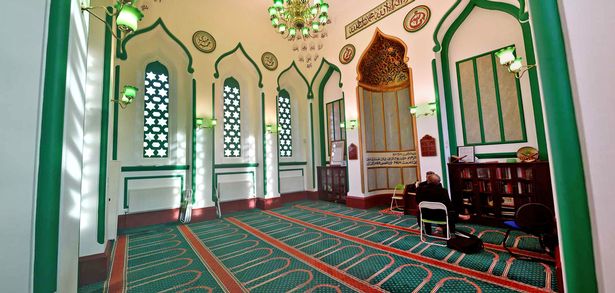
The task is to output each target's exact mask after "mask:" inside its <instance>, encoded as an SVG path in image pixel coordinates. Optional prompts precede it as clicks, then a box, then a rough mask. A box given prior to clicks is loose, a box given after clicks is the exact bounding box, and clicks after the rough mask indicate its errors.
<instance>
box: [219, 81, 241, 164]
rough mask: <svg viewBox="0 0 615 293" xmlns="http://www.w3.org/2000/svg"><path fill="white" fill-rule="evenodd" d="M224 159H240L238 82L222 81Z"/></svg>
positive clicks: (239, 97) (239, 98)
mask: <svg viewBox="0 0 615 293" xmlns="http://www.w3.org/2000/svg"><path fill="white" fill-rule="evenodd" d="M222 97H223V98H224V108H223V110H224V157H241V96H240V90H239V82H238V81H237V80H236V79H234V78H232V77H231V78H228V79H226V80H225V81H224V92H223V93H222Z"/></svg>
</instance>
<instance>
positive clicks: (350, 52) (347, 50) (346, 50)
mask: <svg viewBox="0 0 615 293" xmlns="http://www.w3.org/2000/svg"><path fill="white" fill-rule="evenodd" d="M356 53H357V49H356V48H355V47H354V45H352V44H347V45H346V46H344V47H342V50H340V63H342V64H348V63H350V62H351V61H352V59H354V55H355V54H356Z"/></svg>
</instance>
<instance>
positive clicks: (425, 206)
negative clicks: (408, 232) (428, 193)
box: [419, 201, 451, 246]
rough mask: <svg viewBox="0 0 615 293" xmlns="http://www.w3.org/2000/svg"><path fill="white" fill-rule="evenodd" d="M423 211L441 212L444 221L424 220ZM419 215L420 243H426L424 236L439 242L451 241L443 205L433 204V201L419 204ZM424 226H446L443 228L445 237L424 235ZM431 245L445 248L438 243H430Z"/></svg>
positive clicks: (446, 211)
mask: <svg viewBox="0 0 615 293" xmlns="http://www.w3.org/2000/svg"><path fill="white" fill-rule="evenodd" d="M423 209H430V210H441V211H443V212H444V214H445V215H446V216H445V220H444V221H442V220H440V219H426V218H425V217H424V215H423ZM419 213H420V215H421V222H420V223H419V225H421V241H422V242H427V241H426V238H425V236H427V237H430V238H435V239H439V240H449V239H451V231H450V229H449V226H448V210H447V209H446V206H445V205H444V204H443V203H441V202H433V201H422V202H421V203H419ZM425 224H434V225H446V226H445V227H446V236H445V237H441V236H436V235H430V234H427V233H425V228H424V227H425ZM431 244H434V245H439V246H446V244H439V243H431Z"/></svg>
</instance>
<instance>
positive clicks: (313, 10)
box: [310, 5, 318, 15]
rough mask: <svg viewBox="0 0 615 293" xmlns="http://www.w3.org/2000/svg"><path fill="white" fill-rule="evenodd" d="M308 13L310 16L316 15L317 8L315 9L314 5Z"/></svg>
mask: <svg viewBox="0 0 615 293" xmlns="http://www.w3.org/2000/svg"><path fill="white" fill-rule="evenodd" d="M310 13H311V14H312V15H316V14H318V7H316V5H314V6H312V8H310Z"/></svg>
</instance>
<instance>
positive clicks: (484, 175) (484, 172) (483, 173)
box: [476, 168, 490, 179]
mask: <svg viewBox="0 0 615 293" xmlns="http://www.w3.org/2000/svg"><path fill="white" fill-rule="evenodd" d="M489 175H490V174H489V169H488V168H477V169H476V177H478V178H479V179H489V178H490V176H489Z"/></svg>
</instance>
